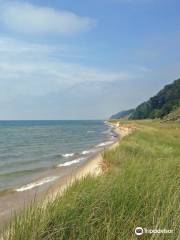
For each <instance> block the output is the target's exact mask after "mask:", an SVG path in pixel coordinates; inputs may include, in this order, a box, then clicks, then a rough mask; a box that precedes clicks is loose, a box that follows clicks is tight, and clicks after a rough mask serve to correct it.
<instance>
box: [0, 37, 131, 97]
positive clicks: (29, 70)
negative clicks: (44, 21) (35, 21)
mask: <svg viewBox="0 0 180 240" xmlns="http://www.w3.org/2000/svg"><path fill="white" fill-rule="evenodd" d="M69 51H71V47H69V48H68V46H64V45H62V46H61V45H57V46H56V45H53V46H52V45H41V44H38V43H36V44H32V43H29V42H23V41H17V40H13V39H10V38H2V37H1V38H0V55H1V58H0V72H1V75H0V101H6V100H7V99H12V98H14V97H15V96H18V95H22V94H24V95H35V96H41V95H46V94H49V93H53V92H57V91H59V90H61V91H62V90H63V89H69V88H73V87H74V86H77V85H79V84H83V83H87V82H91V83H97V82H113V81H119V80H120V81H122V80H127V79H129V78H131V75H130V74H129V73H127V72H124V71H118V72H115V71H107V70H104V69H98V68H94V67H90V66H89V67H87V66H84V65H83V64H80V63H70V62H67V61H62V60H61V57H60V56H61V54H67V55H68V54H69ZM54 54H56V56H57V55H58V56H59V57H58V59H57V58H56V57H54ZM71 54H72V51H71Z"/></svg>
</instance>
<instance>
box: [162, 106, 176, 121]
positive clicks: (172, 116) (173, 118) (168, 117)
mask: <svg viewBox="0 0 180 240" xmlns="http://www.w3.org/2000/svg"><path fill="white" fill-rule="evenodd" d="M163 120H164V122H165V121H178V122H180V107H179V108H177V109H176V110H174V111H173V112H170V113H169V114H168V115H166V116H165V117H164V119H163Z"/></svg>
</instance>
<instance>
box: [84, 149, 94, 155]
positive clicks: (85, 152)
mask: <svg viewBox="0 0 180 240" xmlns="http://www.w3.org/2000/svg"><path fill="white" fill-rule="evenodd" d="M90 152H92V151H86V150H85V151H82V153H81V154H82V155H86V154H88V153H90Z"/></svg>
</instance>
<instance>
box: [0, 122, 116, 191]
mask: <svg viewBox="0 0 180 240" xmlns="http://www.w3.org/2000/svg"><path fill="white" fill-rule="evenodd" d="M113 138H114V137H113V133H112V132H111V128H110V127H109V126H108V125H107V124H105V123H104V122H103V121H0V192H4V191H7V190H9V189H15V190H17V191H18V190H19V191H21V190H23V189H24V188H22V186H24V185H25V184H27V186H26V188H25V189H28V188H31V186H32V185H30V183H31V182H33V179H35V178H37V176H38V175H39V174H40V173H42V172H43V171H46V170H47V169H51V168H56V167H62V166H64V167H68V166H70V165H73V164H77V163H79V162H80V161H84V160H85V159H86V158H88V156H89V155H90V154H91V153H93V152H96V151H97V150H98V149H100V148H104V147H105V146H106V145H109V144H111V143H112V142H113V140H114V139H113ZM51 180H53V179H52V178H51V179H48V178H46V179H45V180H44V181H39V182H38V184H39V185H41V184H43V183H46V182H48V181H51Z"/></svg>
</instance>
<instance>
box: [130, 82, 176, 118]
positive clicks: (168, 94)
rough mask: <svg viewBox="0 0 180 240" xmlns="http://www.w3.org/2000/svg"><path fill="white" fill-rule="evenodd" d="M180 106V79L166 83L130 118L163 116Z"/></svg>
mask: <svg viewBox="0 0 180 240" xmlns="http://www.w3.org/2000/svg"><path fill="white" fill-rule="evenodd" d="M178 107H180V79H178V80H175V81H174V82H173V83H172V84H169V85H166V86H165V87H164V88H163V89H162V90H161V91H160V92H159V93H157V94H156V95H155V96H154V97H152V98H150V99H149V100H148V101H147V102H144V103H142V104H140V105H139V106H138V107H137V108H136V109H135V111H134V112H133V113H132V114H131V116H130V119H145V118H163V117H164V116H166V115H167V114H169V113H170V112H172V111H174V110H175V109H177V108H178Z"/></svg>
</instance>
